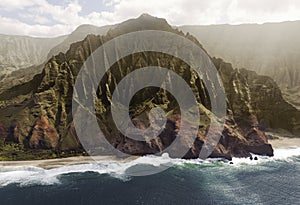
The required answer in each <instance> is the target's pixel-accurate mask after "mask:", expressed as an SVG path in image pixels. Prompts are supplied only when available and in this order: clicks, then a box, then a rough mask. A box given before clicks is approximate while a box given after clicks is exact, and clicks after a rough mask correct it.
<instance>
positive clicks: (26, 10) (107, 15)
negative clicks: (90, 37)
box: [0, 0, 300, 36]
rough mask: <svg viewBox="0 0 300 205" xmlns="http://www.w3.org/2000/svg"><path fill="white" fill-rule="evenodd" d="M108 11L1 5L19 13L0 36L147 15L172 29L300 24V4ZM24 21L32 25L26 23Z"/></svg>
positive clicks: (196, 4)
mask: <svg viewBox="0 0 300 205" xmlns="http://www.w3.org/2000/svg"><path fill="white" fill-rule="evenodd" d="M88 2H89V3H90V4H88V6H90V7H91V8H90V9H91V10H92V8H93V7H95V8H99V5H97V6H96V5H95V2H96V1H88ZM92 2H94V3H92ZM103 5H104V6H106V7H109V10H106V9H105V8H103V10H101V11H98V10H94V11H92V12H91V13H89V14H86V15H81V11H82V9H83V8H82V5H81V4H80V1H77V0H68V3H65V4H64V6H63V5H54V4H51V3H49V2H47V1H46V0H1V1H0V12H1V11H6V12H7V11H9V12H11V14H14V13H16V15H15V16H16V17H14V16H13V17H12V15H10V16H5V15H3V14H1V13H0V16H1V18H0V33H7V34H23V35H33V36H53V35H54V36H57V35H62V34H67V33H69V32H71V31H72V30H74V29H75V28H76V27H77V26H79V25H80V24H94V25H97V26H102V25H107V24H115V23H119V22H121V21H124V20H126V19H128V18H135V17H137V16H139V15H141V14H142V13H149V14H151V15H154V16H158V17H162V18H166V19H167V20H168V22H169V23H171V24H172V25H186V24H194V25H195V24H202V25H207V24H224V23H229V24H240V23H264V22H279V21H287V20H300V1H298V0H284V1H283V0H253V1H248V0H214V1H210V0H152V1H151V3H145V2H144V1H141V0H126V1H123V0H112V1H108V0H103ZM18 13H21V14H22V15H17V14H18ZM20 17H21V18H20ZM22 17H26V19H27V21H28V20H29V21H31V22H32V23H31V24H30V25H29V24H28V22H27V23H25V22H24V19H22Z"/></svg>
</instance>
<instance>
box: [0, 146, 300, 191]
mask: <svg viewBox="0 0 300 205" xmlns="http://www.w3.org/2000/svg"><path fill="white" fill-rule="evenodd" d="M255 156H256V155H253V157H255ZM295 156H300V147H294V148H289V149H275V150H274V157H263V156H257V158H258V160H250V159H249V158H233V160H232V162H233V166H235V167H236V166H238V165H240V164H249V165H251V164H258V163H263V162H270V161H282V160H284V161H287V162H292V157H295ZM216 161H218V162H221V163H222V164H224V166H229V165H230V166H232V164H229V163H227V162H228V161H226V160H223V159H207V160H201V159H190V160H184V159H172V158H170V157H169V156H168V155H167V154H164V155H163V156H160V157H158V156H143V157H140V158H137V159H134V160H132V161H128V162H118V161H109V160H107V161H100V162H94V163H86V164H79V165H67V166H61V167H58V168H51V169H43V168H39V167H33V166H2V167H0V187H5V186H7V185H10V184H18V185H19V186H30V185H53V184H60V183H61V180H60V177H61V176H63V175H66V174H72V173H85V172H94V173H98V174H108V175H110V176H112V177H114V178H118V179H120V180H123V181H127V180H130V178H131V177H130V176H132V172H135V171H141V168H142V169H144V170H143V171H145V169H147V166H151V168H153V167H157V168H159V167H163V166H167V167H171V166H174V165H176V166H185V165H188V164H193V165H195V164H196V165H207V164H209V165H211V166H214V165H215V164H216V163H214V162H216Z"/></svg>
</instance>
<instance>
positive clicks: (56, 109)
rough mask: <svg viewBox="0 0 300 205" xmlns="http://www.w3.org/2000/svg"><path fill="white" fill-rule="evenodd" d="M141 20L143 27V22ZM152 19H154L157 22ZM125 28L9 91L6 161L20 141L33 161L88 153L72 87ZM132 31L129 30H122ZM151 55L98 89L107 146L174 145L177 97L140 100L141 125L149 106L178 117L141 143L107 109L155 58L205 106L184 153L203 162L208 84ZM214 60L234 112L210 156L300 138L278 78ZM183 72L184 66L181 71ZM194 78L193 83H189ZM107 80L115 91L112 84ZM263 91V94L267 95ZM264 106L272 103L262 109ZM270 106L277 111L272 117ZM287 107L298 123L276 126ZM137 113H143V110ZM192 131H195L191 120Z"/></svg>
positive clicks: (4, 108)
mask: <svg viewBox="0 0 300 205" xmlns="http://www.w3.org/2000/svg"><path fill="white" fill-rule="evenodd" d="M136 21H137V22H138V23H141V22H140V21H138V20H136ZM153 22H156V21H155V19H154V20H153ZM131 23H132V21H131ZM123 25H124V24H123ZM142 25H143V26H144V27H142V28H140V27H139V29H145V28H148V29H150V28H152V27H151V26H152V25H153V24H150V25H146V24H142ZM115 29H116V28H115ZM130 29H132V25H130V26H129V28H128V31H130ZM163 29H167V30H168V29H170V30H168V31H172V32H174V33H177V34H179V35H184V34H183V33H182V32H180V31H178V30H173V29H172V28H171V26H170V25H165V26H164V27H163ZM135 30H136V28H133V31H135ZM120 31H122V29H118V28H117V29H116V30H115V31H114V30H111V31H110V32H108V34H107V35H106V36H95V35H88V36H87V37H86V38H85V39H84V40H83V41H80V42H77V43H75V44H72V46H70V49H69V50H68V51H67V53H66V54H64V53H59V54H58V55H56V56H54V57H52V58H51V59H50V60H49V61H48V62H47V63H46V65H45V67H44V69H43V71H42V73H41V74H39V75H37V76H36V77H35V79H34V80H32V81H30V82H28V83H25V84H23V86H21V87H20V91H19V92H15V93H14V92H13V91H14V90H13V89H11V90H9V91H8V93H10V97H9V95H8V93H7V94H4V95H3V94H2V95H0V116H1V117H0V139H2V140H3V143H4V144H2V147H1V146H0V149H2V154H1V155H2V157H8V156H10V154H11V152H9V151H7V152H5V147H6V146H8V145H10V146H12V145H15V144H18V145H22V146H21V148H19V147H18V149H19V150H13V151H14V153H15V155H14V157H15V158H22V157H29V156H30V155H28V152H30V153H37V152H38V153H41V154H40V155H41V156H42V157H44V158H45V157H47V158H49V157H51V156H52V155H53V154H55V156H54V157H57V156H60V157H61V156H66V155H65V154H66V153H68V154H70V155H74V154H75V153H80V154H83V153H84V150H83V148H82V147H81V145H80V142H79V140H78V137H77V136H76V130H75V128H74V124H73V122H72V115H71V99H72V90H73V86H74V82H75V79H76V75H77V74H78V71H79V69H80V67H81V65H82V63H83V62H84V61H85V60H86V59H87V57H88V56H89V55H90V54H91V53H92V52H93V51H94V50H95V49H97V48H98V47H99V46H100V45H102V43H103V42H106V41H108V40H110V39H112V38H113V37H115V36H114V35H119V34H121V32H120ZM131 31H132V30H131ZM123 32H124V31H123ZM126 32H127V31H126V29H125V32H124V33H126ZM185 37H186V38H189V39H190V40H192V41H196V39H195V38H194V37H193V36H191V35H185ZM198 44H199V42H198ZM199 45H200V44H199ZM145 54H146V53H144V54H142V53H141V54H134V55H132V56H128V57H126V58H125V59H123V60H122V61H120V62H119V64H117V65H115V66H114V67H112V69H111V71H109V72H107V74H106V78H105V79H104V81H103V82H101V83H102V84H101V85H100V87H99V91H98V93H97V100H96V105H97V106H96V112H97V116H98V118H99V119H101V120H102V124H100V127H101V129H103V130H104V133H105V134H106V135H107V136H108V138H109V139H108V141H109V142H110V143H111V144H112V145H113V146H114V147H115V148H116V149H118V150H119V151H121V152H124V153H128V154H133V155H143V154H153V153H157V152H158V153H159V152H161V151H162V150H164V148H165V147H166V146H167V145H169V144H170V143H172V140H173V139H174V138H175V137H176V133H177V132H178V130H177V128H178V127H179V124H180V116H179V115H178V114H176V106H175V108H174V107H172V106H171V105H174V103H175V101H174V99H172V97H171V96H169V95H168V94H166V93H165V92H163V91H160V90H151V89H150V90H148V91H147V92H146V91H143V92H142V93H141V94H140V95H137V99H138V100H137V104H135V105H140V108H141V110H142V112H138V113H136V114H135V115H133V116H132V117H133V121H134V122H135V123H136V126H137V127H140V128H143V127H147V122H143V121H141V120H140V117H139V116H140V115H142V114H143V113H144V112H147V109H148V108H147V106H150V107H153V106H155V105H161V106H164V105H166V106H167V108H166V109H167V110H168V111H169V112H171V113H172V112H173V113H174V114H173V115H171V116H170V117H169V118H168V121H167V129H166V130H165V132H163V133H162V135H161V136H159V137H158V138H156V140H150V141H146V142H140V143H137V142H135V141H133V140H131V139H128V138H126V137H125V136H123V135H122V134H120V133H119V132H118V131H117V130H116V129H115V128H114V127H111V126H112V121H111V120H112V118H111V117H110V114H109V104H108V102H109V101H110V100H111V99H110V95H108V93H112V92H113V89H114V88H115V87H116V83H117V82H118V81H120V77H122V76H125V75H126V74H127V72H131V71H132V70H134V69H138V68H140V67H142V66H146V65H149V63H150V64H151V65H158V62H161V61H158V60H157V59H164V60H169V61H170V62H169V63H171V64H168V63H162V64H160V66H166V67H170V65H173V69H174V71H176V72H177V73H178V72H179V73H180V75H181V76H182V77H183V78H184V79H187V82H190V83H189V85H190V86H192V87H193V88H194V90H196V91H195V92H196V96H198V97H197V98H198V99H199V101H200V102H201V104H202V105H201V106H202V108H201V106H200V110H201V112H202V114H203V115H204V118H203V119H202V120H203V121H201V123H202V124H200V125H199V127H201V129H200V130H199V133H198V135H197V138H196V140H195V142H194V143H193V145H192V147H191V149H190V150H189V152H188V153H187V154H186V155H185V156H184V157H185V158H197V157H198V155H199V151H200V149H201V147H202V145H203V142H204V141H205V132H206V130H207V128H208V127H209V124H208V122H209V121H210V120H211V119H210V117H209V116H208V115H207V114H205V111H206V110H208V108H209V99H208V98H207V97H206V96H205V92H206V91H205V87H204V86H203V83H201V79H200V78H199V76H198V77H197V76H195V75H194V74H192V68H189V67H188V66H187V65H186V64H185V63H184V62H182V61H180V60H179V59H176V58H174V57H171V56H168V55H165V54H159V53H148V54H147V55H148V57H147V58H145ZM212 61H213V63H214V64H215V66H216V67H217V69H218V70H219V72H220V75H221V77H222V79H223V81H224V85H225V89H226V94H227V98H228V105H229V106H228V107H229V108H228V116H227V118H226V124H225V128H224V131H223V133H222V136H221V140H220V142H219V144H218V145H217V147H216V149H215V150H214V152H213V153H212V154H211V157H225V158H228V159H230V158H231V157H233V156H237V157H247V156H250V153H256V154H263V155H269V156H272V155H273V150H272V147H271V145H269V144H268V142H267V137H266V135H265V134H264V132H263V131H262V130H264V129H268V128H272V129H278V128H280V129H286V130H288V131H290V132H295V134H299V133H300V127H299V125H298V124H297V119H300V115H299V112H297V110H295V109H293V108H292V107H291V106H289V105H288V104H287V103H286V102H285V101H284V100H283V99H282V96H281V92H280V90H279V88H278V87H277V85H276V83H274V81H273V80H272V79H270V78H267V77H266V78H265V77H259V76H258V75H256V74H255V73H251V72H248V71H247V70H237V69H233V68H232V66H231V65H230V64H228V63H225V62H224V61H223V60H221V59H217V58H212ZM132 62H140V64H132ZM162 62H163V61H162ZM119 65H121V67H123V68H124V67H128V68H129V70H127V71H126V72H125V73H123V74H121V73H118V72H117V70H118V68H119V67H118V66H119ZM174 65H177V66H174ZM180 67H182V68H184V69H183V70H182V69H180ZM119 70H120V69H119ZM109 79H113V80H109ZM191 79H194V80H192V81H191ZM108 80H109V81H108ZM109 82H110V83H109ZM253 82H254V83H253ZM107 83H108V85H109V86H106V84H107ZM22 88H24V90H22ZM26 89H27V90H26ZM260 92H264V93H263V94H261V93H260ZM145 94H148V95H149V94H150V95H152V96H157V98H158V99H157V100H156V101H155V102H154V101H148V99H147V100H146V102H145V99H143V98H141V96H144V95H145ZM266 99H268V100H266ZM261 101H262V102H264V101H266V102H265V103H263V104H260V102H261ZM272 101H273V102H274V101H277V102H278V104H276V105H274V106H271V107H270V104H269V103H270V102H272ZM175 105H176V103H175ZM133 107H134V106H133ZM205 107H206V108H205ZM250 108H251V109H250ZM254 108H255V109H254ZM270 109H271V111H272V109H274V110H276V111H277V112H276V111H275V112H273V111H272V112H270ZM281 110H283V111H282V112H283V113H286V114H285V116H286V115H287V116H288V117H289V116H292V117H293V116H294V118H295V120H296V121H295V122H289V121H286V122H284V123H283V124H280V123H278V120H279V119H278V116H280V114H282V112H281ZM135 111H136V112H137V110H135ZM208 112H210V111H208ZM266 114H267V115H266ZM298 122H299V121H298ZM186 126H189V125H188V123H187V124H186ZM109 130H110V131H109ZM181 137H182V140H183V143H185V140H186V139H185V137H184V136H181ZM44 151H46V153H44ZM23 152H25V153H26V154H25V155H26V156H24V155H22V153H23ZM10 157H11V156H10ZM35 158H36V157H35Z"/></svg>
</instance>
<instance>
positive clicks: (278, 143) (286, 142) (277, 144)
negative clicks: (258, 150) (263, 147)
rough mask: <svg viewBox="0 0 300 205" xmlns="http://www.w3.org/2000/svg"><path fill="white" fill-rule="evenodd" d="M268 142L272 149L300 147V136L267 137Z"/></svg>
mask: <svg viewBox="0 0 300 205" xmlns="http://www.w3.org/2000/svg"><path fill="white" fill-rule="evenodd" d="M268 142H269V144H271V145H272V147H273V149H287V148H291V147H300V138H287V137H278V139H269V140H268Z"/></svg>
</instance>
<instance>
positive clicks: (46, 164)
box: [0, 156, 137, 169]
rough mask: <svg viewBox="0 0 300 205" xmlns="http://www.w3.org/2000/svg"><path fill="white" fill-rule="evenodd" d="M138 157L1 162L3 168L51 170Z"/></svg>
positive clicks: (87, 157)
mask: <svg viewBox="0 0 300 205" xmlns="http://www.w3.org/2000/svg"><path fill="white" fill-rule="evenodd" d="M136 158H137V157H134V156H133V157H128V158H117V157H115V156H94V157H93V158H92V157H90V156H76V157H68V158H60V159H43V160H30V161H0V167H1V166H34V167H41V168H44V169H51V168H56V167H61V166H68V165H76V164H87V163H94V162H105V161H109V162H111V161H115V162H128V161H131V160H133V159H136Z"/></svg>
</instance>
